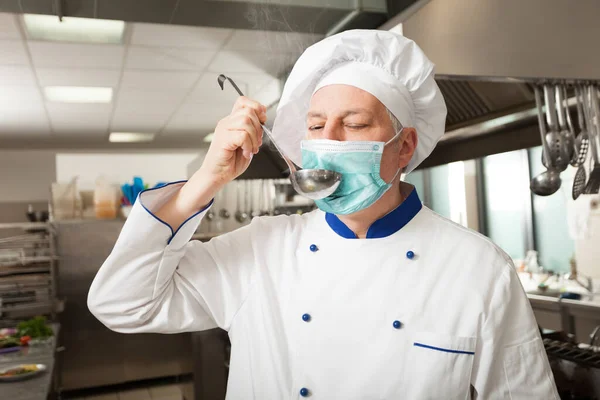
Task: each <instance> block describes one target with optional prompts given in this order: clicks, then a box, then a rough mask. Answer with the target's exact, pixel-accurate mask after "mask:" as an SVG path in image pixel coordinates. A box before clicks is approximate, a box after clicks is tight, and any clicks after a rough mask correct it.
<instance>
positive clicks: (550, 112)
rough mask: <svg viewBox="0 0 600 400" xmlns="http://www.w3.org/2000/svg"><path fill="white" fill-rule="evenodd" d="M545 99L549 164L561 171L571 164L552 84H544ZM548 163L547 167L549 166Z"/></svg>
mask: <svg viewBox="0 0 600 400" xmlns="http://www.w3.org/2000/svg"><path fill="white" fill-rule="evenodd" d="M544 99H545V100H546V119H547V120H548V127H549V129H550V131H549V132H548V133H547V134H546V141H547V142H548V146H549V148H550V159H549V160H548V162H549V165H552V167H553V168H556V169H557V170H558V171H559V172H562V171H564V170H565V169H567V167H568V165H569V157H568V152H567V151H566V148H565V146H564V141H563V136H562V135H561V134H560V132H559V127H558V115H557V114H556V103H555V101H556V96H555V95H554V88H553V87H552V86H550V85H544ZM549 165H546V167H549Z"/></svg>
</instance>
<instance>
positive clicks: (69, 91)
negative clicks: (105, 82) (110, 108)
mask: <svg viewBox="0 0 600 400" xmlns="http://www.w3.org/2000/svg"><path fill="white" fill-rule="evenodd" d="M44 93H45V95H46V100H48V101H53V102H57V103H110V102H111V101H112V94H113V90H112V88H107V87H84V86H46V87H45V88H44Z"/></svg>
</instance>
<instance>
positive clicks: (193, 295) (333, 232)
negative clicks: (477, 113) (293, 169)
mask: <svg viewBox="0 0 600 400" xmlns="http://www.w3.org/2000/svg"><path fill="white" fill-rule="evenodd" d="M181 185H182V183H176V184H172V185H169V186H167V187H163V188H161V189H156V190H149V191H146V192H144V193H142V194H141V195H140V198H139V200H138V201H137V202H136V205H135V206H134V208H133V210H132V212H131V215H130V216H129V218H128V220H127V222H126V224H125V226H124V228H123V231H122V233H121V235H120V237H119V239H118V241H117V243H116V245H115V248H114V250H113V251H112V253H111V255H110V256H109V257H108V259H107V260H106V262H105V263H104V265H103V266H102V267H101V268H100V271H99V272H98V275H97V276H96V278H95V280H94V282H93V284H92V287H91V289H90V293H89V299H88V303H89V307H90V310H91V311H92V312H93V313H94V315H96V317H97V318H98V319H99V320H100V321H102V322H103V323H104V324H106V326H108V327H109V328H111V329H114V330H115V331H119V332H126V333H127V332H162V333H173V332H184V331H198V330H204V329H209V328H213V327H217V326H218V327H221V328H223V329H225V330H227V331H228V332H229V337H230V339H231V344H232V352H231V361H230V374H229V382H228V390H227V398H228V399H230V400H233V399H236V400H237V399H244V400H247V399H260V400H266V399H273V400H282V399H293V398H304V397H309V396H310V397H311V398H314V399H325V400H330V399H411V400H412V399H467V398H470V397H471V394H473V395H474V397H475V398H478V399H486V400H488V399H513V400H516V399H558V396H557V394H556V388H555V385H554V381H553V378H552V374H551V371H550V368H549V365H548V361H547V358H546V354H545V351H544V346H543V344H542V341H541V338H540V335H539V332H538V328H537V325H536V323H535V319H534V316H533V313H532V311H531V308H530V305H529V302H528V300H527V297H526V295H525V293H524V291H523V289H522V287H521V285H520V282H519V280H518V277H517V274H516V272H515V270H514V268H513V266H512V263H511V260H510V259H509V258H508V256H507V255H506V254H504V253H503V252H502V251H501V250H499V249H498V248H497V247H496V246H495V245H494V244H493V243H491V242H490V241H489V240H487V239H486V238H484V237H483V236H481V235H479V234H477V233H474V232H472V231H469V230H467V229H465V228H463V227H461V226H459V225H456V224H454V223H452V222H450V221H448V220H446V219H444V218H442V217H440V216H438V215H437V214H435V213H434V212H432V211H431V210H429V209H427V208H425V207H422V206H421V202H420V200H419V198H418V196H417V193H416V191H415V190H414V189H413V188H412V187H411V186H409V185H406V184H403V185H402V189H403V190H404V191H407V194H408V193H409V192H410V190H412V192H410V195H408V196H407V198H406V200H405V201H404V202H403V203H402V204H401V205H400V206H399V207H398V208H397V209H396V210H394V211H392V212H391V213H390V214H388V215H387V216H385V217H384V218H382V219H381V220H379V221H377V222H376V223H375V224H373V226H372V227H371V229H370V230H369V237H370V238H369V239H364V240H357V239H352V238H351V237H352V235H353V234H352V232H350V231H349V229H348V228H346V227H345V226H344V225H343V223H342V222H341V221H340V220H339V219H337V217H335V216H334V215H330V214H325V213H323V212H321V211H314V212H311V213H309V214H305V215H302V216H297V215H295V216H289V217H287V216H278V217H261V218H255V219H254V220H252V223H251V224H250V225H248V226H245V227H243V228H241V229H238V230H236V231H234V232H231V233H228V234H224V235H222V236H219V237H216V238H214V239H213V240H211V241H210V242H207V243H201V242H197V241H191V242H190V238H191V237H192V234H193V233H194V232H195V230H196V228H197V226H198V224H199V223H200V221H201V220H202V218H203V216H204V214H205V213H206V210H203V211H202V212H200V213H199V214H197V215H195V216H192V217H191V218H190V219H189V220H188V221H187V222H186V223H185V224H184V225H183V226H182V227H181V228H180V229H179V230H178V231H177V232H175V233H173V232H172V231H171V229H170V228H169V227H168V226H167V225H166V224H164V223H162V222H161V221H160V220H158V219H157V218H156V217H155V216H154V215H153V214H152V213H153V211H155V210H157V209H158V208H159V207H160V206H161V205H162V204H164V202H165V201H166V200H167V199H168V198H169V197H170V196H172V195H173V193H175V192H176V191H177V190H179V188H180V186H181Z"/></svg>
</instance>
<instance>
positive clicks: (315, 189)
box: [217, 74, 342, 200]
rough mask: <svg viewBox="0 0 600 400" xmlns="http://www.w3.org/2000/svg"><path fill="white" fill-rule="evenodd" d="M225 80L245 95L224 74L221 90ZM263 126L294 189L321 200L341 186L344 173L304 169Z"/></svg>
mask: <svg viewBox="0 0 600 400" xmlns="http://www.w3.org/2000/svg"><path fill="white" fill-rule="evenodd" d="M225 80H228V81H229V83H231V86H233V88H234V89H235V90H236V91H237V92H238V94H239V95H240V96H243V95H244V93H242V91H241V90H240V88H239V87H238V86H237V85H236V84H235V82H234V81H233V80H232V79H231V78H229V77H227V76H225V75H223V74H221V75H219V77H218V78H217V81H218V82H219V86H220V87H221V90H223V84H224V83H225ZM261 126H262V128H263V131H264V132H265V133H266V134H267V137H268V138H269V140H270V141H271V143H272V144H273V146H274V147H275V150H277V152H278V153H279V155H280V156H281V158H283V160H284V161H285V163H286V164H287V166H288V168H289V169H290V181H291V182H292V186H293V187H294V190H296V192H298V194H300V195H302V196H304V197H308V198H309V199H312V200H319V199H323V198H325V197H327V196H329V195H331V194H332V193H333V192H335V191H336V189H337V188H338V186H340V182H341V181H342V175H341V174H340V173H339V172H335V171H330V170H326V169H302V168H300V167H298V166H296V164H294V163H293V162H292V160H290V159H289V158H287V157H286V156H285V155H284V154H283V151H281V149H280V148H279V146H277V143H276V142H275V140H273V135H272V134H271V131H270V130H269V128H267V127H266V126H264V125H261Z"/></svg>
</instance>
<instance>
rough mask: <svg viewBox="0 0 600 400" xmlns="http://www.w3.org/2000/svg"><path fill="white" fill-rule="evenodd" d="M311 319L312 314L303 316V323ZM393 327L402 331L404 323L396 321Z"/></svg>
mask: <svg viewBox="0 0 600 400" xmlns="http://www.w3.org/2000/svg"><path fill="white" fill-rule="evenodd" d="M311 318H312V317H311V316H310V314H308V313H305V314H302V321H304V322H310V320H311ZM392 325H393V326H394V328H396V329H400V328H402V322H400V321H398V320H396V321H394V322H393V323H392Z"/></svg>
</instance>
